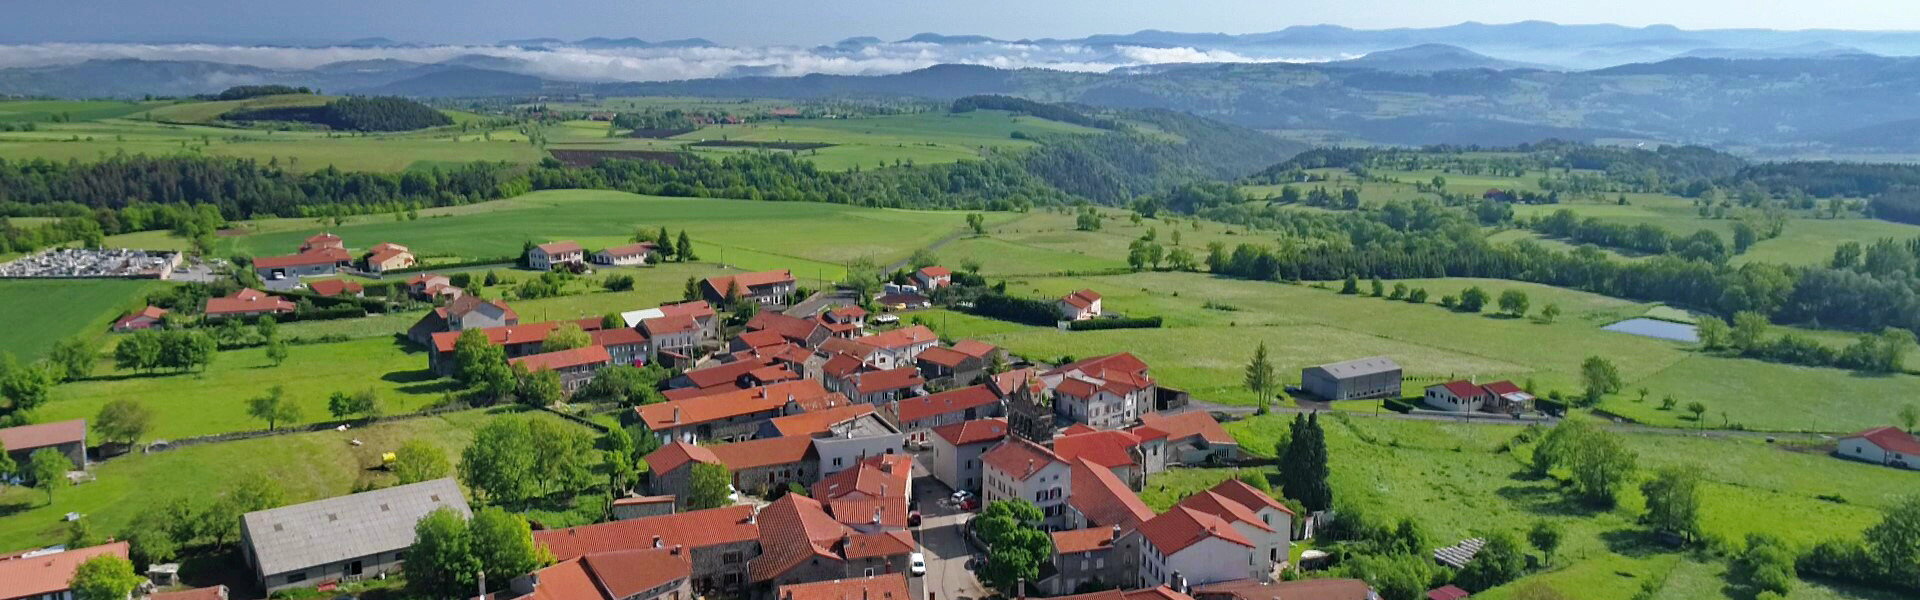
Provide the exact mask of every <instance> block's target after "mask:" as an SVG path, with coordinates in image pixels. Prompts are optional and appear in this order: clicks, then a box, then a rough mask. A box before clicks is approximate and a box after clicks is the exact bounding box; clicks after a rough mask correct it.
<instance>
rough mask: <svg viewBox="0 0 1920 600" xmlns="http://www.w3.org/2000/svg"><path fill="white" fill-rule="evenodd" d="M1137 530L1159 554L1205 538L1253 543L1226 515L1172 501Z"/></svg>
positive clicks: (1171, 552) (1247, 544) (1245, 543)
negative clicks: (1157, 549) (1169, 505)
mask: <svg viewBox="0 0 1920 600" xmlns="http://www.w3.org/2000/svg"><path fill="white" fill-rule="evenodd" d="M1139 529H1140V534H1141V535H1143V536H1145V537H1146V538H1147V541H1149V542H1152V543H1153V545H1154V547H1156V548H1159V549H1160V552H1161V553H1162V554H1173V553H1176V552H1179V551H1181V550H1185V549H1187V547H1188V546H1192V545H1194V544H1197V543H1199V542H1200V541H1201V540H1205V539H1207V538H1220V539H1223V540H1226V541H1229V542H1233V543H1235V544H1239V545H1242V546H1246V547H1249V548H1252V547H1254V544H1253V542H1252V541H1251V540H1248V539H1247V536H1246V535H1243V534H1241V533H1240V531H1239V530H1237V529H1234V528H1233V525H1232V524H1230V523H1227V521H1226V520H1225V519H1221V518H1220V517H1216V516H1213V515H1210V514H1207V513H1204V512H1200V511H1197V510H1194V509H1191V508H1187V507H1184V506H1179V505H1175V506H1174V507H1173V509H1172V510H1168V511H1167V512H1164V513H1161V514H1160V516H1157V517H1154V518H1152V519H1148V520H1147V522H1145V523H1141V524H1140V528H1139Z"/></svg>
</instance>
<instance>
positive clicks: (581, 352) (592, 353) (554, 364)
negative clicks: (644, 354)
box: [507, 346, 613, 372]
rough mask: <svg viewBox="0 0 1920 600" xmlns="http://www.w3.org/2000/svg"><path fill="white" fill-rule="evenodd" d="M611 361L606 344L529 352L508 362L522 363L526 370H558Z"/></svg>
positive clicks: (611, 357)
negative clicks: (536, 352) (556, 350)
mask: <svg viewBox="0 0 1920 600" xmlns="http://www.w3.org/2000/svg"><path fill="white" fill-rule="evenodd" d="M610 362H613V356H612V355H609V354H607V347H606V346H581V347H579V348H574V349H571V350H560V351H558V352H542V353H540V354H529V355H527V356H522V357H519V358H515V359H512V360H508V361H507V363H508V364H515V365H523V366H525V367H526V368H527V370H528V371H536V372H537V371H549V370H552V371H558V370H560V369H570V368H573V367H581V366H586V365H598V364H606V363H610Z"/></svg>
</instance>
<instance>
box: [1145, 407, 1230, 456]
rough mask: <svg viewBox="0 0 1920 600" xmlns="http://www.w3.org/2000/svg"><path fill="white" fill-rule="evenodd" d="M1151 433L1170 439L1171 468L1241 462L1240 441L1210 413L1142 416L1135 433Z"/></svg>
mask: <svg viewBox="0 0 1920 600" xmlns="http://www.w3.org/2000/svg"><path fill="white" fill-rule="evenodd" d="M1148 429H1151V430H1154V431H1157V432H1159V433H1161V434H1164V435H1165V436H1166V449H1167V451H1166V459H1167V464H1169V465H1211V464H1221V463H1226V462H1231V461H1234V460H1237V459H1239V458H1240V441H1239V440H1237V439H1234V437H1233V434H1230V433H1227V430H1226V428H1224V427H1221V426H1220V422H1219V421H1216V420H1214V418H1213V415H1210V414H1207V412H1206V411H1200V410H1194V411H1188V412H1183V413H1179V414H1167V413H1164V412H1150V413H1147V414H1144V415H1140V427H1136V428H1134V429H1133V432H1134V433H1136V434H1140V435H1142V437H1145V436H1147V435H1150V432H1148V431H1146V430H1148Z"/></svg>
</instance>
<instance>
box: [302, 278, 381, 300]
mask: <svg viewBox="0 0 1920 600" xmlns="http://www.w3.org/2000/svg"><path fill="white" fill-rule="evenodd" d="M307 289H308V290H312V291H313V293H315V294H318V295H321V296H327V297H338V296H353V297H355V298H359V297H362V296H365V295H366V293H367V289H366V288H365V287H363V286H361V285H360V284H359V283H358V282H353V281H347V280H345V279H322V280H319V281H313V282H308V283H307Z"/></svg>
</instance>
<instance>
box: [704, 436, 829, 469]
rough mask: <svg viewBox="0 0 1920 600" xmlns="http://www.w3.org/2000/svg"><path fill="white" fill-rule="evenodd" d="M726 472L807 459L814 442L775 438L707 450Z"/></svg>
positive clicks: (802, 439)
mask: <svg viewBox="0 0 1920 600" xmlns="http://www.w3.org/2000/svg"><path fill="white" fill-rule="evenodd" d="M707 449H708V450H711V451H712V452H713V456H714V457H715V458H718V459H720V464H723V465H726V466H727V470H729V471H738V470H741V469H754V468H759V467H767V466H773V465H786V464H793V463H797V462H800V461H803V460H806V459H807V454H808V453H809V452H810V451H812V450H813V438H808V437H777V438H763V439H758V440H747V441H744V442H734V443H731V444H716V445H713V446H707Z"/></svg>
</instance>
